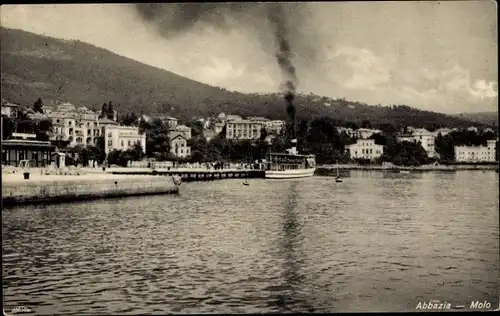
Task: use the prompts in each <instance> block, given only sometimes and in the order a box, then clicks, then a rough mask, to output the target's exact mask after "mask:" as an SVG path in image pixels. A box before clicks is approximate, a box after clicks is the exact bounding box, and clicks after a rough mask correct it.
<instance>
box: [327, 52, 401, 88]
mask: <svg viewBox="0 0 500 316" xmlns="http://www.w3.org/2000/svg"><path fill="white" fill-rule="evenodd" d="M339 57H345V62H346V64H347V65H348V66H349V67H350V68H351V70H352V77H351V78H349V79H348V80H347V81H346V82H345V83H344V86H345V87H346V88H349V89H368V90H372V91H373V90H375V89H377V86H379V85H381V84H383V83H386V82H388V81H389V80H390V78H391V76H390V73H389V68H388V67H387V65H386V64H385V63H384V61H383V60H382V59H381V58H379V57H377V56H375V54H374V53H373V52H372V51H370V50H368V49H365V48H356V47H342V48H340V49H339V50H338V51H337V52H336V53H335V54H334V55H333V56H331V57H330V58H331V59H332V58H333V59H334V58H339Z"/></svg>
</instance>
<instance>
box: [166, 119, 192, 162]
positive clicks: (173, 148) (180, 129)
mask: <svg viewBox="0 0 500 316" xmlns="http://www.w3.org/2000/svg"><path fill="white" fill-rule="evenodd" d="M167 135H168V138H169V140H170V152H171V153H172V154H174V155H176V156H177V157H181V158H184V157H187V156H189V155H191V148H190V147H189V146H188V145H187V141H188V140H190V139H191V128H190V127H188V126H186V125H176V126H175V127H174V128H171V129H169V131H168V133H167Z"/></svg>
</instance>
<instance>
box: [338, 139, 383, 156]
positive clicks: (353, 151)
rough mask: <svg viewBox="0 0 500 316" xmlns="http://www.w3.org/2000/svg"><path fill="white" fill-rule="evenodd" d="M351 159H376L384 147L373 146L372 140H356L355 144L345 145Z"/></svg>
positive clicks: (373, 141)
mask: <svg viewBox="0 0 500 316" xmlns="http://www.w3.org/2000/svg"><path fill="white" fill-rule="evenodd" d="M346 149H347V150H348V151H349V155H350V157H351V159H370V160H373V159H376V158H379V157H380V156H382V154H383V153H384V146H382V145H377V144H375V140H374V139H358V140H357V141H356V143H355V144H351V145H347V146H346Z"/></svg>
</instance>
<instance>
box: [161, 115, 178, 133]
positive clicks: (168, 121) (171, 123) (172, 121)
mask: <svg viewBox="0 0 500 316" xmlns="http://www.w3.org/2000/svg"><path fill="white" fill-rule="evenodd" d="M158 118H159V119H160V120H161V121H162V122H163V123H164V124H165V125H166V126H167V128H168V129H169V130H170V129H175V128H176V127H177V124H178V121H179V120H178V119H176V118H175V117H171V116H159V117H158Z"/></svg>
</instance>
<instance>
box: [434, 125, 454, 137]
mask: <svg viewBox="0 0 500 316" xmlns="http://www.w3.org/2000/svg"><path fill="white" fill-rule="evenodd" d="M451 132H453V130H451V129H449V128H445V127H444V128H439V129H437V130H435V131H434V136H436V137H438V136H439V134H441V136H446V135H448V134H450V133H451Z"/></svg>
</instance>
